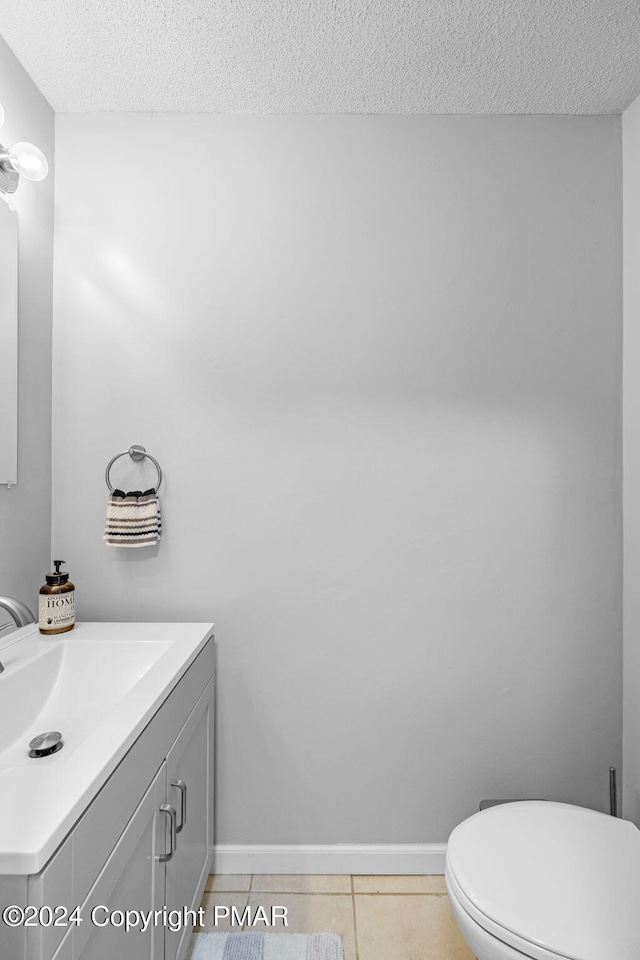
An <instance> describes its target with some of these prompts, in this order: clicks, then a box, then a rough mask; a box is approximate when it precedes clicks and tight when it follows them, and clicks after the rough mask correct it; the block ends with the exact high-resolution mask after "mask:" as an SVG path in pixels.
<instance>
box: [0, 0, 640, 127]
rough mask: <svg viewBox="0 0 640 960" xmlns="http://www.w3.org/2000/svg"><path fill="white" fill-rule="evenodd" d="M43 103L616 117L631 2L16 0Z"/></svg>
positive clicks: (9, 6)
mask: <svg viewBox="0 0 640 960" xmlns="http://www.w3.org/2000/svg"><path fill="white" fill-rule="evenodd" d="M0 33H1V34H2V35H3V36H4V38H5V39H6V41H7V43H8V44H9V46H10V47H11V48H12V49H13V51H14V52H15V54H16V55H17V56H18V58H19V60H20V61H21V62H22V64H23V66H24V67H25V68H26V69H27V71H28V72H29V73H30V75H31V76H32V77H33V79H34V80H35V82H36V83H37V85H38V86H39V87H40V89H41V90H42V92H43V93H44V94H45V96H46V97H47V98H48V100H49V102H50V103H51V105H52V106H53V107H54V108H55V109H56V110H64V111H93V110H97V111H102V110H144V111H164V110H175V111H204V112H221V113H229V112H243V113H245V112H248V113H565V114H584V113H619V112H620V111H621V110H622V109H624V107H626V106H627V105H628V104H629V103H630V102H631V100H632V99H633V98H634V97H635V96H636V95H637V94H639V93H640V0H106V2H103V3H101V4H98V3H92V2H89V0H20V2H18V3H4V4H2V7H1V8H0Z"/></svg>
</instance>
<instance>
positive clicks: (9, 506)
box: [0, 37, 55, 623]
mask: <svg viewBox="0 0 640 960" xmlns="http://www.w3.org/2000/svg"><path fill="white" fill-rule="evenodd" d="M0 100H1V102H2V105H3V106H4V109H5V113H6V120H5V124H4V126H3V127H2V129H0V141H1V142H2V143H3V144H4V145H5V146H12V145H13V144H14V143H16V142H17V141H19V140H28V141H30V142H32V143H35V144H36V145H37V146H38V147H40V149H41V150H42V151H43V152H44V154H45V156H46V157H47V159H48V161H49V176H48V178H47V179H46V180H43V181H41V182H40V183H29V182H27V181H23V182H22V183H21V184H20V186H19V187H18V191H17V193H16V194H15V206H16V210H17V211H18V236H19V241H18V243H19V252H18V276H19V280H18V312H19V317H18V324H19V328H18V483H17V485H16V486H14V487H12V488H11V489H8V488H7V487H6V486H2V485H0V594H9V595H11V596H16V597H19V598H20V599H22V600H24V601H25V602H26V603H28V605H29V606H30V607H31V608H32V610H34V612H36V609H37V603H36V601H37V595H38V589H39V587H40V585H41V584H42V583H44V574H45V573H46V571H47V570H48V569H49V568H50V559H51V558H50V553H49V545H50V537H51V315H52V296H53V291H52V283H53V185H54V164H53V159H54V156H53V154H54V126H55V117H54V113H53V110H52V109H51V107H50V106H49V104H48V103H47V101H46V100H45V99H44V97H43V96H42V94H41V93H40V91H39V90H38V88H37V87H36V86H35V84H34V83H33V81H32V80H31V79H30V77H29V76H28V75H27V73H26V72H25V71H24V69H23V68H22V66H21V65H20V63H19V62H18V60H16V58H15V57H14V55H13V53H12V52H11V50H10V49H9V48H8V47H7V45H6V43H5V42H4V40H3V39H2V38H1V37H0ZM0 202H2V201H0ZM0 442H1V439H0ZM7 619H8V618H6V617H5V614H4V611H1V612H0V623H5V622H6V621H7Z"/></svg>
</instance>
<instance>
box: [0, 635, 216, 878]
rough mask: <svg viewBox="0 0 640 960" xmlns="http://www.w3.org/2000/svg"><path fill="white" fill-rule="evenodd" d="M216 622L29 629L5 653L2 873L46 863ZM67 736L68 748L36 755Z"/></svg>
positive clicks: (0, 747)
mask: <svg viewBox="0 0 640 960" xmlns="http://www.w3.org/2000/svg"><path fill="white" fill-rule="evenodd" d="M211 630H212V624H210V623H80V624H76V627H75V629H74V630H72V631H70V632H69V633H66V634H60V635H58V636H54V637H46V636H41V635H40V633H39V632H38V628H37V626H29V627H23V628H22V629H21V630H20V631H18V632H17V633H16V634H14V635H13V636H14V637H16V638H17V639H16V640H15V642H12V643H6V644H4V645H3V646H2V647H0V663H2V665H3V666H4V668H5V669H4V672H3V673H0V875H2V874H14V875H21V874H35V873H38V872H39V871H40V870H41V869H42V867H43V866H44V865H45V863H46V862H47V860H48V859H49V857H50V856H51V855H52V854H53V853H54V851H55V849H56V847H57V846H58V845H59V844H60V843H61V841H62V840H63V839H64V837H65V836H66V834H67V833H68V832H69V830H70V829H71V827H72V826H73V825H74V823H75V822H76V820H77V819H78V818H79V817H80V816H81V814H82V813H83V811H84V809H85V808H86V807H87V805H88V804H89V803H90V802H91V800H92V799H93V797H94V796H95V795H96V793H97V792H98V790H99V789H100V788H101V786H102V785H103V784H104V783H105V781H106V780H107V778H108V777H109V775H110V774H111V773H112V772H113V770H114V769H115V767H116V766H117V764H118V763H119V762H120V760H121V759H122V758H123V757H124V755H125V753H126V752H127V750H128V749H129V747H130V746H131V745H132V744H133V742H134V741H135V740H136V738H137V737H138V735H139V734H140V733H141V732H142V730H143V729H144V727H145V726H146V724H147V723H148V722H149V720H150V719H151V717H152V716H153V714H154V713H155V712H156V710H157V709H158V707H159V706H160V704H161V703H162V701H163V700H164V699H165V698H166V697H167V696H168V695H169V693H170V692H171V690H172V689H173V687H174V686H175V685H176V683H177V682H178V681H179V679H180V677H181V676H182V675H183V673H184V672H185V671H186V670H187V668H188V667H189V665H190V664H191V662H192V661H193V660H194V659H195V657H196V656H197V655H198V653H199V652H200V650H201V649H202V647H203V646H204V644H205V643H206V641H207V639H208V638H209V636H210V634H211ZM53 730H56V731H59V732H60V733H61V734H62V738H63V741H64V746H63V748H62V749H61V750H60V751H59V752H58V753H54V754H51V755H50V756H47V757H40V758H32V757H30V756H29V741H30V740H32V739H33V738H34V737H35V736H37V735H38V734H40V733H46V732H48V731H53Z"/></svg>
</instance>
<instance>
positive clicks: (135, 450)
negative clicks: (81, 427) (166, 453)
mask: <svg viewBox="0 0 640 960" xmlns="http://www.w3.org/2000/svg"><path fill="white" fill-rule="evenodd" d="M127 454H129V456H130V457H131V459H132V460H136V461H140V460H144V459H145V457H146V459H147V460H151V463H152V464H153V465H154V467H155V468H156V470H157V471H158V482H157V484H156V493H157V492H158V490H159V489H160V484H161V483H162V470H161V469H160V464H159V463H158V461H157V460H156V458H155V457H152V456H151V454H150V453H147V451H146V450H145V448H144V447H141V446H140V444H139V443H134V444H133V446H132V447H129V449H128V450H125V452H124V453H116V455H115V457H112V458H111V460H109V463H108V464H107V469H106V470H105V472H104V479H105V481H106V483H107V487H108V488H109V493H113V487H112V486H111V482H110V480H109V471H110V470H111V467H112V466H113V465H114V463H115V462H116V460H119V459H120V457H126V455H127Z"/></svg>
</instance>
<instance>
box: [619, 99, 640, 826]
mask: <svg viewBox="0 0 640 960" xmlns="http://www.w3.org/2000/svg"><path fill="white" fill-rule="evenodd" d="M622 133H623V170H624V207H623V210H624V214H623V218H624V757H623V759H624V789H623V810H624V816H625V817H627V818H628V819H629V820H633V821H634V823H635V824H636V825H637V826H638V827H640V495H639V494H638V491H639V490H640V272H639V270H638V263H640V98H639V99H637V100H635V101H634V103H632V105H631V106H630V107H629V108H628V109H627V110H626V111H625V113H624V115H623V118H622Z"/></svg>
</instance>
